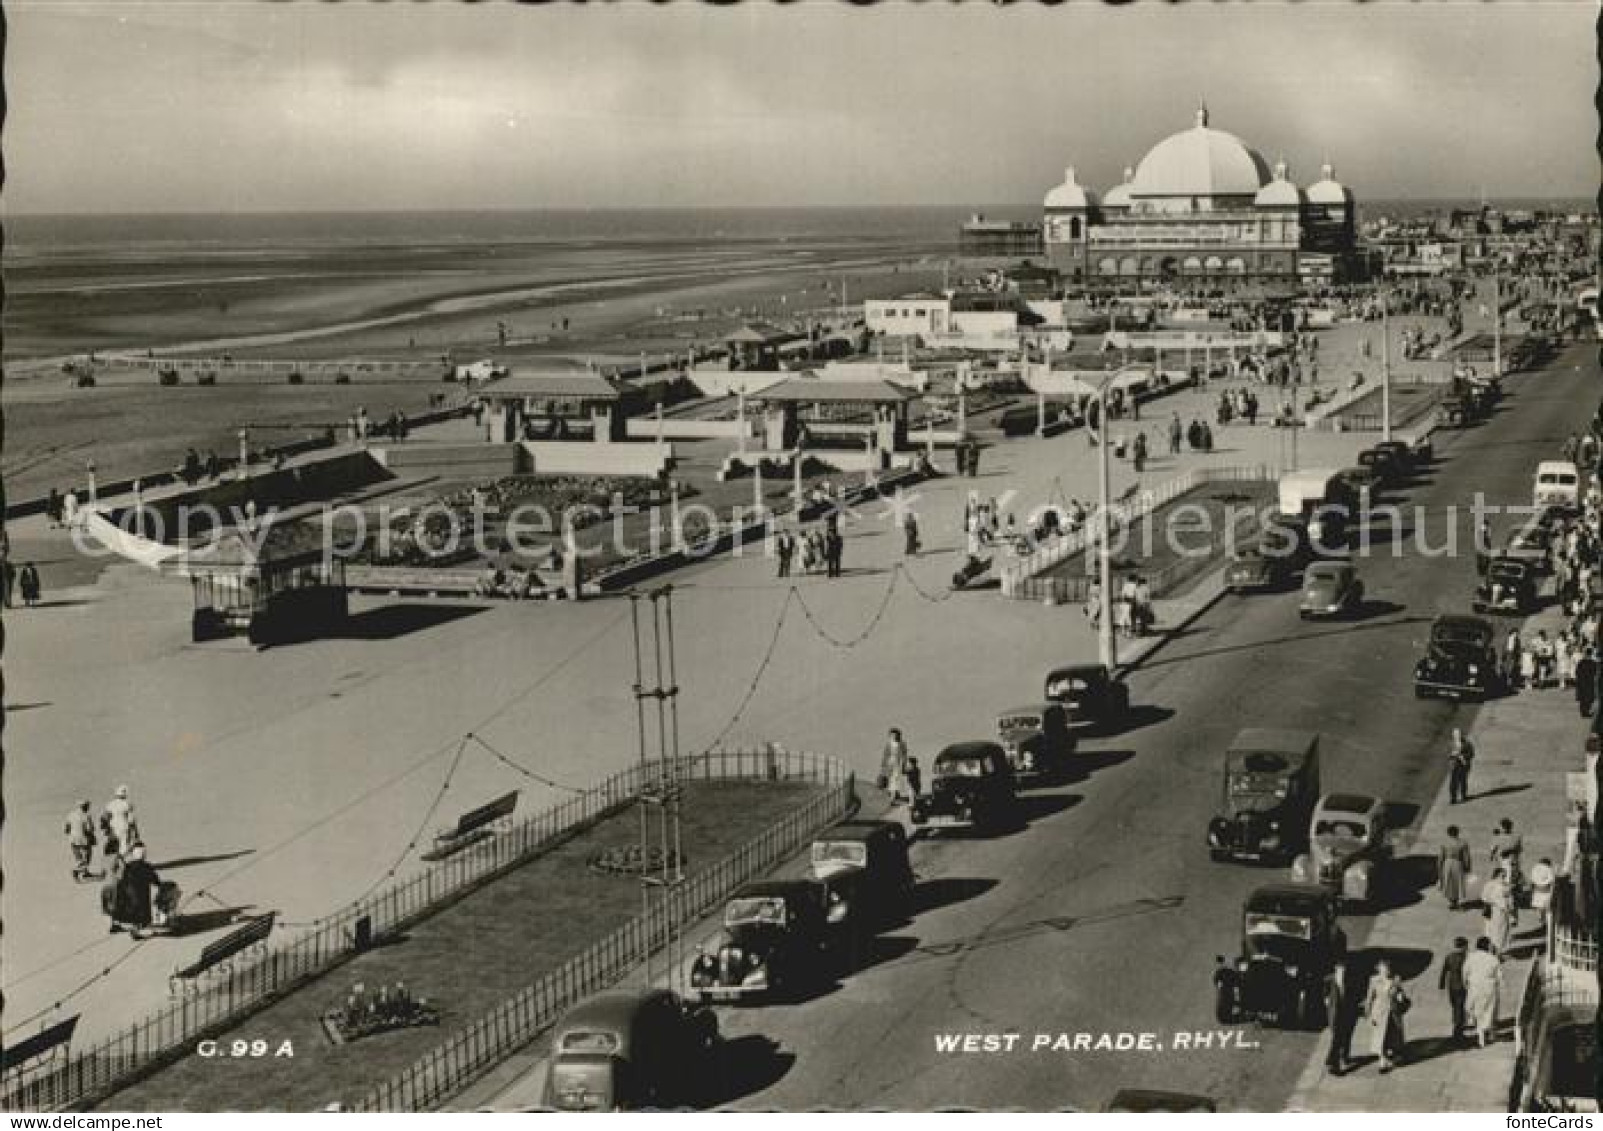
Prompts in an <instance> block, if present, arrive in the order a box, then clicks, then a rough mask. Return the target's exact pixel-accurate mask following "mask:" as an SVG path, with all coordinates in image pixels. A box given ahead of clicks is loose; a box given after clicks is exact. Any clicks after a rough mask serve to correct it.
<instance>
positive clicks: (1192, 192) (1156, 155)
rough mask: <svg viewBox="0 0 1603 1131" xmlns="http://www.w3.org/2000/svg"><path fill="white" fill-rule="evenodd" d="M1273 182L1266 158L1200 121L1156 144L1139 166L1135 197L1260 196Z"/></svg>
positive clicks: (1202, 114) (1201, 113) (1203, 114)
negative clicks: (1270, 178) (1265, 162)
mask: <svg viewBox="0 0 1603 1131" xmlns="http://www.w3.org/2000/svg"><path fill="white" fill-rule="evenodd" d="M1268 180H1269V167H1268V166H1267V165H1265V164H1264V159H1263V158H1262V157H1260V156H1259V155H1258V154H1257V153H1255V152H1254V151H1253V150H1251V149H1249V148H1248V147H1247V145H1246V143H1245V142H1243V141H1242V140H1241V139H1240V138H1238V137H1237V136H1236V135H1235V134H1231V133H1226V132H1225V131H1224V130H1216V129H1212V128H1210V127H1209V125H1208V111H1207V110H1206V109H1205V108H1204V109H1200V110H1198V111H1197V123H1196V125H1194V126H1193V127H1192V128H1191V129H1189V130H1181V131H1180V132H1179V133H1177V134H1171V135H1170V136H1169V137H1166V138H1164V139H1163V140H1162V141H1160V142H1158V144H1157V145H1155V146H1153V147H1152V148H1151V149H1150V150H1149V151H1148V152H1147V155H1146V156H1145V157H1143V158H1142V159H1141V163H1140V164H1139V165H1138V166H1136V171H1135V177H1134V178H1133V180H1132V182H1131V185H1130V193H1131V195H1133V196H1256V195H1257V194H1258V190H1259V189H1261V188H1262V187H1263V186H1264V184H1265V183H1267V182H1268Z"/></svg>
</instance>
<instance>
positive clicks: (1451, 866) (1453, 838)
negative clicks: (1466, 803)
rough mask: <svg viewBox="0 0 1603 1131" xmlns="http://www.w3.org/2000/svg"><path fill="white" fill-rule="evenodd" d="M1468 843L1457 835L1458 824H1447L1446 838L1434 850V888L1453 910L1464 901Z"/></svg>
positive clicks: (1467, 866)
mask: <svg viewBox="0 0 1603 1131" xmlns="http://www.w3.org/2000/svg"><path fill="white" fill-rule="evenodd" d="M1469 869H1470V855H1469V845H1468V844H1467V843H1466V842H1465V841H1464V839H1463V838H1462V837H1460V836H1459V835H1458V826H1457V825H1449V826H1447V839H1446V840H1445V841H1444V842H1443V843H1442V846H1441V848H1439V849H1437V851H1436V888H1437V890H1438V891H1440V892H1441V893H1442V895H1443V897H1445V898H1446V900H1447V905H1448V906H1449V907H1451V908H1452V909H1453V910H1454V911H1457V910H1458V905H1459V904H1460V903H1463V902H1464V896H1465V892H1464V886H1465V877H1466V876H1468V875H1469Z"/></svg>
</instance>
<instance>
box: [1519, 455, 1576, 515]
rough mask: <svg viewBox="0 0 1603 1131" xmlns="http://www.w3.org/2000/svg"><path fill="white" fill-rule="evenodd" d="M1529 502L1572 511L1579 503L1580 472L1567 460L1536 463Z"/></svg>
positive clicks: (1539, 505) (1566, 511)
mask: <svg viewBox="0 0 1603 1131" xmlns="http://www.w3.org/2000/svg"><path fill="white" fill-rule="evenodd" d="M1531 503H1532V505H1533V506H1538V507H1553V508H1557V509H1558V510H1560V511H1563V512H1565V513H1573V512H1575V511H1576V510H1578V509H1579V508H1580V505H1581V473H1580V471H1579V469H1577V468H1576V466H1575V464H1574V463H1573V462H1571V461H1569V460H1543V461H1542V462H1541V463H1539V464H1537V465H1536V482H1535V484H1533V485H1532V487H1531Z"/></svg>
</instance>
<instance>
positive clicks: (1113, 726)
mask: <svg viewBox="0 0 1603 1131" xmlns="http://www.w3.org/2000/svg"><path fill="white" fill-rule="evenodd" d="M1159 662H1160V663H1161V662H1162V661H1159ZM1141 666H1142V667H1147V666H1148V665H1146V664H1143V665H1141ZM1172 718H1174V709H1173V708H1172V707H1159V706H1158V705H1157V704H1155V703H1134V704H1131V706H1130V709H1129V710H1128V711H1126V712H1125V715H1124V718H1123V719H1121V720H1120V721H1119V722H1117V723H1108V722H1104V721H1102V720H1100V719H1099V720H1097V721H1095V722H1092V723H1090V724H1089V725H1087V726H1085V727H1083V728H1078V729H1077V732H1076V733H1079V734H1084V735H1088V736H1091V737H1096V738H1103V737H1109V736H1112V735H1122V734H1129V733H1130V732H1131V731H1133V730H1140V729H1142V728H1143V727H1149V726H1156V725H1157V724H1158V723H1162V722H1167V721H1169V720H1170V719H1172Z"/></svg>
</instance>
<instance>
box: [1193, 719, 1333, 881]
mask: <svg viewBox="0 0 1603 1131" xmlns="http://www.w3.org/2000/svg"><path fill="white" fill-rule="evenodd" d="M1318 797H1319V736H1318V735H1317V734H1313V733H1310V732H1308V731H1300V730H1271V729H1267V728H1252V729H1249V730H1244V731H1242V732H1241V733H1240V734H1238V735H1236V737H1235V739H1234V741H1232V742H1231V743H1230V749H1229V750H1227V751H1226V752H1225V765H1224V797H1223V800H1222V802H1221V804H1220V812H1219V815H1218V816H1217V817H1215V818H1214V819H1213V820H1212V821H1211V822H1209V824H1208V851H1209V852H1210V853H1211V854H1212V856H1213V858H1214V859H1215V860H1227V859H1237V860H1261V859H1267V858H1275V859H1289V858H1290V857H1292V856H1294V855H1295V854H1296V853H1297V851H1298V850H1299V849H1300V848H1301V846H1302V838H1303V834H1304V833H1305V832H1306V831H1307V829H1308V816H1309V814H1310V813H1312V812H1313V807H1314V801H1315V800H1316V799H1317V798H1318Z"/></svg>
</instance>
